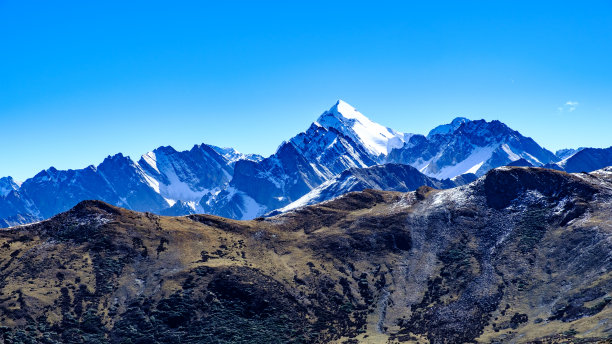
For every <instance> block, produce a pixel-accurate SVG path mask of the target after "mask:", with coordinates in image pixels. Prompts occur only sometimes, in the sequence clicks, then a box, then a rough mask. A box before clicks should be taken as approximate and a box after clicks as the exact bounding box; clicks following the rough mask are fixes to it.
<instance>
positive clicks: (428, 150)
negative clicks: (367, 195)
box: [387, 118, 559, 178]
mask: <svg viewBox="0 0 612 344" xmlns="http://www.w3.org/2000/svg"><path fill="white" fill-rule="evenodd" d="M519 159H525V160H527V161H528V162H529V163H530V164H531V165H533V166H543V165H545V164H548V163H554V162H557V161H559V158H557V157H556V156H555V155H554V154H553V153H551V152H550V151H548V150H546V149H544V148H542V147H540V146H539V145H538V144H537V143H536V142H535V141H534V140H532V139H531V138H529V137H524V136H523V135H521V134H520V133H519V132H518V131H515V130H512V129H510V128H509V127H508V126H506V125H505V124H503V123H501V122H500V121H491V122H487V121H485V120H478V121H470V120H467V119H465V118H457V119H455V120H454V121H453V122H452V123H450V124H447V125H444V126H440V127H437V128H435V129H434V130H432V131H431V132H430V133H429V135H428V136H427V137H425V136H422V135H414V136H412V137H411V138H410V139H409V140H408V142H406V143H405V144H404V146H403V147H401V148H397V149H394V150H392V151H391V153H389V156H388V158H387V161H389V162H397V163H402V164H408V165H412V166H414V167H416V168H417V169H418V170H419V171H421V172H423V173H425V174H426V175H428V176H431V177H435V178H453V177H456V176H458V175H461V174H464V173H474V174H476V175H477V176H481V175H483V174H485V173H486V172H487V171H488V170H490V169H492V168H495V167H499V166H505V165H507V164H509V163H512V162H513V161H516V160H519Z"/></svg>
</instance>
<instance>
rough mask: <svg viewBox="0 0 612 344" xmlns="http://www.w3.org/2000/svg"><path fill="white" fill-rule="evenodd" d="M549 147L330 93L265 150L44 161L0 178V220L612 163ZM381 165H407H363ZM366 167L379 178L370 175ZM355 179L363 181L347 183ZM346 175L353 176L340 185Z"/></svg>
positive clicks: (221, 211) (241, 213) (222, 206)
mask: <svg viewBox="0 0 612 344" xmlns="http://www.w3.org/2000/svg"><path fill="white" fill-rule="evenodd" d="M557 154H558V155H555V154H554V153H552V152H550V151H548V150H546V149H545V148H542V147H541V146H540V145H538V144H537V143H536V142H535V141H534V140H533V139H531V138H528V137H524V136H523V135H521V134H520V133H519V132H518V131H515V130H512V129H511V128H509V127H508V126H506V125H505V124H503V123H501V122H499V121H490V122H487V121H484V120H469V119H467V118H463V117H458V118H456V119H454V120H453V121H451V123H449V124H444V125H440V126H438V127H436V128H434V129H432V130H431V131H430V132H429V133H428V135H426V136H425V135H419V134H409V133H402V132H399V131H395V130H393V129H390V128H387V127H385V126H382V125H380V124H378V123H375V122H373V121H371V120H370V119H368V118H367V117H366V116H364V115H363V114H361V113H360V112H359V111H357V110H356V109H355V108H353V107H352V106H350V105H349V104H347V103H346V102H343V101H338V102H337V103H336V104H334V106H332V107H331V108H330V109H329V110H328V111H325V112H324V113H323V114H322V115H321V116H319V118H318V119H317V120H316V121H315V122H313V123H312V124H311V126H310V127H309V128H308V129H307V130H306V131H304V132H302V133H299V134H297V135H296V136H294V137H292V138H291V139H289V140H287V141H285V142H283V143H281V145H280V146H279V148H278V149H277V151H276V152H275V153H274V154H272V155H271V156H269V157H265V158H264V157H262V156H259V155H256V154H242V153H239V152H237V151H235V150H234V149H232V148H220V147H216V146H212V145H207V144H199V145H195V146H194V147H193V148H192V149H191V150H188V151H183V152H179V151H176V150H175V149H174V148H172V147H170V146H166V147H159V148H157V149H155V150H153V151H151V152H148V153H146V154H144V155H142V157H141V158H140V159H139V160H138V161H135V160H132V159H131V158H130V157H127V156H123V155H122V154H116V155H114V156H108V157H107V158H106V159H105V160H104V161H103V162H102V163H100V164H99V165H97V166H93V165H91V166H88V167H86V168H84V169H79V170H57V169H55V168H53V167H51V168H49V169H47V170H44V171H41V172H40V173H38V174H37V175H35V176H34V177H32V178H29V179H27V180H26V181H24V182H23V183H20V184H19V183H16V182H15V181H14V180H13V179H12V178H11V177H4V178H1V179H0V227H7V226H14V225H19V224H24V223H30V222H34V221H40V220H43V219H47V218H49V217H51V216H53V215H55V214H58V213H60V212H62V211H66V210H68V209H70V208H71V207H73V206H74V205H76V204H78V203H79V202H80V201H83V200H88V199H96V200H102V201H104V202H107V203H109V204H112V205H115V206H119V207H124V208H127V209H131V210H136V211H147V212H152V213H156V214H163V215H186V214H194V213H209V214H214V215H220V216H224V217H228V218H233V219H253V218H256V217H258V216H262V215H265V214H267V213H270V212H272V211H275V210H278V209H294V208H295V206H296V205H300V204H302V205H304V204H311V203H312V202H314V201H317V202H318V201H324V200H329V199H331V198H333V197H337V196H339V195H341V194H342V193H344V192H348V191H355V190H359V189H364V188H379V189H384V190H397V191H408V190H414V189H415V188H416V187H418V186H420V185H417V184H418V183H419V182H423V184H422V185H430V186H434V187H438V188H442V187H451V186H454V185H460V184H464V183H466V182H469V181H471V180H472V178H473V176H476V177H480V176H482V175H484V174H485V173H486V172H487V171H489V170H490V169H492V168H495V167H499V166H505V165H517V164H520V165H521V166H543V167H548V168H553V169H557V170H562V171H566V172H581V171H585V172H589V171H593V170H596V169H600V168H603V167H605V166H609V165H612V147H611V148H607V149H597V148H580V149H577V150H562V151H558V152H557ZM384 164H403V165H406V166H411V167H413V169H408V168H407V167H403V168H402V167H397V166H394V167H389V166H387V167H386V168H385V167H382V168H380V169H370V170H368V168H372V167H375V166H378V165H384ZM390 166H391V165H390ZM359 169H366V170H363V171H359ZM347 171H348V172H347ZM399 171H402V173H399V174H398V172H399ZM374 172H375V173H378V177H376V178H377V180H372V179H371V178H373V175H372V173H374ZM349 175H352V176H353V177H354V178H352V179H351V178H349ZM366 176H368V178H370V180H369V181H367V182H366V181H364V180H363V178H365V177H366ZM359 178H362V180H361V182H355V181H356V180H357V179H359ZM403 178H405V179H403ZM348 179H350V180H352V181H353V182H351V183H354V184H351V185H349V184H347V180H348ZM445 180H448V181H446V182H443V181H445ZM416 181H418V182H416ZM425 181H428V182H425ZM332 184H333V185H332ZM322 188H325V191H324V192H323V190H322ZM313 193H315V194H317V196H316V197H315V196H313ZM304 197H305V198H306V199H310V201H304V200H305V198H304ZM296 202H297V203H296Z"/></svg>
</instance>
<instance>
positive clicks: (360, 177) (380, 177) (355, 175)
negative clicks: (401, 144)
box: [277, 164, 476, 213]
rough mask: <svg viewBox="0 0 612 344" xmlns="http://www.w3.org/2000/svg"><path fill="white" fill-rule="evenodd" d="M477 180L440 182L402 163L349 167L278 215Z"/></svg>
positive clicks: (473, 176)
mask: <svg viewBox="0 0 612 344" xmlns="http://www.w3.org/2000/svg"><path fill="white" fill-rule="evenodd" d="M474 180H476V176H475V175H472V176H464V177H463V178H457V179H454V180H450V179H444V180H438V179H435V178H431V177H427V176H426V175H424V174H422V173H421V172H419V171H418V170H417V169H416V168H414V167H412V166H409V165H402V164H384V165H376V166H373V167H367V168H349V169H348V170H346V171H344V172H342V173H341V174H340V175H338V176H337V177H335V178H333V179H330V180H329V181H327V182H325V183H323V184H322V185H320V186H318V187H316V188H315V189H313V190H312V191H310V192H309V193H307V194H306V195H304V196H302V197H300V198H299V199H298V200H297V201H295V202H293V203H291V204H289V205H287V206H285V207H283V208H280V209H278V210H277V212H278V213H281V212H285V211H289V210H292V209H295V208H298V207H303V206H305V205H311V204H315V203H320V202H323V201H328V200H331V199H334V198H336V197H340V196H342V195H344V194H346V193H349V192H353V191H362V190H365V189H374V190H385V191H401V192H407V191H414V190H416V189H418V188H419V187H421V186H424V185H425V186H429V187H433V188H436V189H447V188H452V187H455V186H459V185H464V184H467V183H469V182H472V181H474Z"/></svg>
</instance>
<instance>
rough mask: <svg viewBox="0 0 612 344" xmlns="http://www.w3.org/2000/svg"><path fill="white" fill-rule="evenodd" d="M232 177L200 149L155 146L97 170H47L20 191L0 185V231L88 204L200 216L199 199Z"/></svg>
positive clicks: (224, 164)
mask: <svg viewBox="0 0 612 344" xmlns="http://www.w3.org/2000/svg"><path fill="white" fill-rule="evenodd" d="M234 152H235V151H234ZM239 154H240V153H238V152H235V155H239ZM232 175H233V166H232V164H230V162H229V161H228V160H227V159H226V158H225V157H223V156H222V155H220V154H219V153H217V152H216V151H215V149H214V148H213V147H210V146H208V145H205V144H201V145H195V146H194V147H193V148H192V149H191V150H188V151H184V152H179V151H176V150H175V149H174V148H172V147H159V148H157V149H155V150H153V151H151V152H148V153H146V154H144V155H143V156H142V157H141V158H140V160H139V161H138V162H134V161H133V160H132V159H131V158H129V157H126V156H123V155H122V154H120V153H119V154H116V155H114V156H108V157H107V158H106V159H104V161H103V162H102V163H101V164H99V165H98V166H93V165H91V166H88V167H86V168H83V169H77V170H65V171H63V170H57V169H55V168H53V167H51V168H49V169H47V170H44V171H41V172H40V173H38V174H37V175H36V176H34V177H32V178H29V179H28V180H26V181H25V182H24V183H23V184H22V185H21V186H19V185H17V184H16V183H14V182H13V181H12V178H10V177H6V178H2V179H1V180H0V188H1V190H2V193H0V226H3V227H6V226H10V225H16V224H21V223H26V222H32V221H37V220H42V219H46V218H48V217H50V216H53V215H55V214H57V213H59V212H62V211H65V210H67V209H70V208H71V207H73V206H74V205H75V204H77V203H78V202H80V201H83V200H88V199H96V200H102V201H105V202H108V203H110V204H113V205H116V206H120V207H124V208H128V209H132V210H138V211H150V212H155V213H159V214H168V215H180V214H188V213H195V212H202V211H203V209H202V208H201V207H200V206H199V203H200V200H201V199H202V197H203V196H205V195H207V196H208V195H210V194H211V192H219V191H220V190H221V189H222V188H224V187H225V185H227V183H228V182H229V181H230V179H231V177H232Z"/></svg>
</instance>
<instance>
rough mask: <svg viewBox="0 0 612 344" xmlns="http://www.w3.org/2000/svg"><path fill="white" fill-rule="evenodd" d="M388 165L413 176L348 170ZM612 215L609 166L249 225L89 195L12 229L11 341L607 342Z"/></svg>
mask: <svg viewBox="0 0 612 344" xmlns="http://www.w3.org/2000/svg"><path fill="white" fill-rule="evenodd" d="M199 149H200V148H198V149H196V153H194V155H199V154H200V153H199ZM120 160H121V159H120ZM123 160H125V159H123ZM159 161H161V159H160V160H159ZM158 168H159V169H160V171H162V170H163V168H161V166H159V165H158ZM383 169H389V170H390V171H391V172H393V175H394V176H395V177H394V178H397V179H394V178H392V179H394V181H393V183H396V184H397V185H398V187H402V188H406V189H409V188H411V187H412V186H411V185H409V184H404V182H403V177H402V175H403V174H406V175H407V178H408V179H410V178H413V177H415V176H416V175H415V174H414V173H413V172H414V171H416V170H415V169H414V168H412V167H406V166H404V165H395V164H392V165H388V166H386V167H371V168H366V169H360V170H353V172H352V174H353V175H355V176H360V177H359V178H361V179H362V180H369V181H370V182H374V181H376V180H377V178H379V177H380V178H386V177H385V176H383V175H380V174H379V172H380V171H381V170H383ZM94 172H95V173H94ZM94 172H88V171H84V172H81V173H83V174H86V173H91V174H92V175H94V176H95V175H99V172H96V171H94ZM342 175H344V173H342V174H341V176H342ZM427 178H429V177H427ZM340 179H341V180H343V181H346V180H348V179H347V177H340ZM400 179H401V180H400ZM384 183H392V180H389V181H387V182H384ZM419 183H425V184H427V183H430V184H431V185H432V186H434V187H445V186H446V184H445V183H447V182H440V181H438V182H436V181H434V180H433V179H431V180H430V179H424V180H419V181H416V184H419ZM438 183H442V184H438ZM416 184H414V185H416ZM206 187H207V186H205V185H204V184H203V185H202V188H206ZM611 212H612V168H606V169H601V170H597V171H594V172H591V173H576V174H568V173H565V172H561V171H555V170H552V169H545V168H535V167H499V168H496V169H493V170H490V171H488V172H487V173H485V175H483V176H482V177H480V178H478V179H477V180H475V181H473V182H471V183H469V184H466V185H462V186H458V187H454V188H451V189H444V190H437V189H434V188H432V187H430V186H421V187H419V188H418V189H417V190H416V191H412V192H391V191H377V190H372V189H368V190H363V191H358V192H350V193H348V194H344V195H342V196H340V197H338V198H335V199H334V200H331V201H328V202H323V203H318V204H315V205H309V206H304V207H299V208H296V209H294V210H292V211H289V212H285V213H282V214H279V215H276V216H271V217H266V218H257V219H255V220H251V221H236V220H232V219H226V218H221V217H218V216H211V215H203V214H197V215H189V216H181V217H167V216H158V215H155V214H153V213H150V212H147V213H138V212H134V211H130V210H126V209H123V208H118V207H115V206H112V205H109V204H107V203H104V202H101V201H83V202H80V203H78V204H77V205H76V206H75V207H74V208H72V209H71V210H69V211H67V212H64V213H61V214H59V215H56V216H54V217H52V218H51V219H49V220H46V221H42V222H40V223H37V224H31V225H24V226H18V227H14V228H12V229H5V230H0V266H1V267H2V269H0V295H1V297H0V321H1V324H2V326H0V342H2V343H113V344H114V343H117V344H119V343H151V344H156V343H185V344H188V343H220V344H224V343H337V344H340V343H344V344H347V343H417V342H418V343H432V344H444V343H609V340H610V338H611V337H612V322H611V321H610V319H612V294H611V291H612V275H611V274H610V271H612V254H611V252H612V222H611V221H610V213H611Z"/></svg>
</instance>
